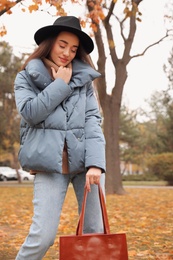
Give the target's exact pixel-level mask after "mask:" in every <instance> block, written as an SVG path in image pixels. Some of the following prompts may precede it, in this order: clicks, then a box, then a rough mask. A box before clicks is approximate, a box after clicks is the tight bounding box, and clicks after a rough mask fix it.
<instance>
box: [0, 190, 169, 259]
mask: <svg viewBox="0 0 173 260" xmlns="http://www.w3.org/2000/svg"><path fill="white" fill-rule="evenodd" d="M0 189H1V191H0V192H1V196H0V209H1V210H0V227H1V228H0V241H1V247H0V259H1V260H2V259H3V260H11V259H15V256H16V254H17V251H18V250H19V248H20V245H21V243H22V242H23V241H24V238H25V236H26V235H27V233H28V229H29V226H30V224H31V220H32V213H33V208H32V192H33V188H32V186H25V187H24V186H23V187H22V186H19V187H16V186H11V187H5V186H1V187H0ZM126 191H127V192H128V193H127V194H126V195H124V196H119V195H108V196H107V211H108V216H109V223H110V227H111V233H118V232H125V233H126V235H127V242H128V253H129V260H138V259H139V260H149V259H154V260H164V259H165V260H168V259H173V246H172V235H173V233H172V231H173V221H172V219H173V210H172V208H173V204H172V198H173V189H171V188H126ZM77 220H78V215H77V204H76V198H75V195H74V192H73V189H72V188H69V191H68V194H67V197H66V201H65V204H64V207H63V212H62V215H61V222H60V226H59V233H58V235H57V237H56V241H55V244H54V246H52V247H51V248H50V249H49V251H48V252H47V254H46V256H45V258H44V259H47V260H48V259H50V260H53V259H56V260H57V259H58V236H59V235H62V234H74V233H75V230H76V225H77Z"/></svg>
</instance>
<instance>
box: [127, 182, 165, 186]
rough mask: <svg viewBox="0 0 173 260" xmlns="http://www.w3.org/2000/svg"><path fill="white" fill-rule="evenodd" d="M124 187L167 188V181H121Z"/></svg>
mask: <svg viewBox="0 0 173 260" xmlns="http://www.w3.org/2000/svg"><path fill="white" fill-rule="evenodd" d="M123 185H124V186H167V185H168V183H167V181H123Z"/></svg>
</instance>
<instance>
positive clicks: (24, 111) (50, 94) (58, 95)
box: [14, 72, 72, 126]
mask: <svg viewBox="0 0 173 260" xmlns="http://www.w3.org/2000/svg"><path fill="white" fill-rule="evenodd" d="M14 91H15V100H16V106H17V109H18V111H19V113H20V114H21V116H22V117H23V118H24V119H25V121H26V122H27V123H28V124H29V125H31V126H33V125H36V124H39V123H41V122H42V121H44V120H45V119H46V118H47V117H48V116H49V114H50V113H51V112H52V111H53V110H54V109H55V108H56V107H57V106H58V105H60V103H61V102H62V101H63V100H64V99H65V98H66V97H68V96H69V95H70V94H71V93H72V89H71V87H70V86H69V85H67V84H66V83H65V82H64V81H63V80H62V79H56V80H54V81H53V82H52V83H50V84H49V85H48V86H47V87H46V88H45V89H44V90H42V91H41V92H40V91H39V90H38V93H36V91H34V89H33V86H31V84H29V82H28V81H27V79H26V77H25V76H24V74H23V73H22V72H19V73H18V74H17V76H16V79H15V84H14Z"/></svg>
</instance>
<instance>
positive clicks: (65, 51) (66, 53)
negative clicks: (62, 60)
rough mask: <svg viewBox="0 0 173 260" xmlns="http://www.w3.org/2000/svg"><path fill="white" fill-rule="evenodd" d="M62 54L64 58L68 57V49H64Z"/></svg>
mask: <svg viewBox="0 0 173 260" xmlns="http://www.w3.org/2000/svg"><path fill="white" fill-rule="evenodd" d="M63 54H64V55H65V56H69V54H70V50H69V48H65V49H64V52H63Z"/></svg>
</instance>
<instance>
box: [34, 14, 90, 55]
mask: <svg viewBox="0 0 173 260" xmlns="http://www.w3.org/2000/svg"><path fill="white" fill-rule="evenodd" d="M62 31H67V32H71V33H74V34H75V35H77V36H78V38H79V41H80V43H81V45H82V47H83V48H84V50H85V51H86V53H87V54H89V53H91V52H92V51H93V49H94V44H93V40H92V39H91V38H90V37H89V36H88V34H86V33H84V32H83V31H82V30H81V26H80V22H79V19H78V18H76V17H75V16H61V17H59V18H57V19H56V20H55V22H54V23H53V25H49V26H45V27H42V28H40V29H39V30H38V31H36V33H35V35H34V39H35V42H36V43H37V44H38V45H39V44H40V43H41V42H42V41H44V40H46V39H47V38H49V37H50V36H56V35H58V34H59V33H60V32H62Z"/></svg>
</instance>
